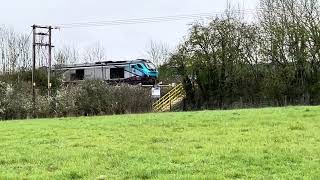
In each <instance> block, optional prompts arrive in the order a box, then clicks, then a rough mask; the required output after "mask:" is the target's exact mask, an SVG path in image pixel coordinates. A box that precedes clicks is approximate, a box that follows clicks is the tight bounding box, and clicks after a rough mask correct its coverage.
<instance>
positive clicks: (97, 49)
mask: <svg viewBox="0 0 320 180" xmlns="http://www.w3.org/2000/svg"><path fill="white" fill-rule="evenodd" d="M105 59H106V54H105V49H104V47H103V46H102V45H101V44H100V43H95V44H94V45H93V46H91V47H89V48H87V49H86V50H85V54H84V61H85V62H98V61H103V60H105Z"/></svg>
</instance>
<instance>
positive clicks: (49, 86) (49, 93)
mask: <svg viewBox="0 0 320 180" xmlns="http://www.w3.org/2000/svg"><path fill="white" fill-rule="evenodd" d="M51 30H52V27H51V26H49V58H48V61H49V62H48V64H49V65H48V66H49V67H48V98H50V95H51V56H52V54H51V53H52V52H51V48H52V43H51Z"/></svg>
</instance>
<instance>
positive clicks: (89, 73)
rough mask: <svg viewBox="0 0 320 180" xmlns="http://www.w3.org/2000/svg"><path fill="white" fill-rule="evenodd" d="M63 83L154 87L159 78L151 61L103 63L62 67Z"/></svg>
mask: <svg viewBox="0 0 320 180" xmlns="http://www.w3.org/2000/svg"><path fill="white" fill-rule="evenodd" d="M55 71H62V76H63V77H62V79H63V82H66V83H67V82H77V81H84V80H102V81H106V82H107V83H110V84H112V83H128V84H143V85H154V84H155V83H156V80H157V78H158V76H159V72H158V70H157V68H156V66H155V65H154V64H153V63H152V62H151V61H149V60H146V59H136V60H129V61H102V62H95V63H83V64H73V65H60V66H57V67H55Z"/></svg>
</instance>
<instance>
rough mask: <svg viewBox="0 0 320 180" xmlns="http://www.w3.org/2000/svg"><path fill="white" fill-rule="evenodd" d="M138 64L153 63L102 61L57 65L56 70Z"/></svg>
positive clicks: (141, 61)
mask: <svg viewBox="0 0 320 180" xmlns="http://www.w3.org/2000/svg"><path fill="white" fill-rule="evenodd" d="M136 63H151V61H149V60H146V59H135V60H128V61H100V62H95V63H81V64H69V65H56V66H55V69H70V68H81V67H95V66H107V65H126V64H136Z"/></svg>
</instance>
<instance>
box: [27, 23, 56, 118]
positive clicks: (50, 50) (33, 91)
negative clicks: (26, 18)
mask: <svg viewBox="0 0 320 180" xmlns="http://www.w3.org/2000/svg"><path fill="white" fill-rule="evenodd" d="M37 29H42V30H43V29H45V30H48V32H41V31H37ZM52 29H59V28H58V27H52V26H39V25H33V26H32V31H33V41H32V102H33V114H34V115H35V107H36V93H35V87H36V83H35V70H36V47H37V46H40V47H48V64H47V65H48V69H47V71H48V99H50V96H51V60H52V48H53V47H54V46H52ZM37 36H47V37H48V40H47V43H42V42H37Z"/></svg>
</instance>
